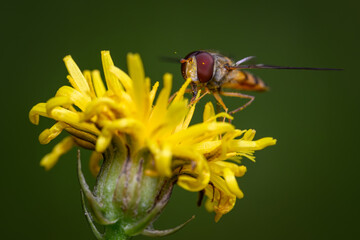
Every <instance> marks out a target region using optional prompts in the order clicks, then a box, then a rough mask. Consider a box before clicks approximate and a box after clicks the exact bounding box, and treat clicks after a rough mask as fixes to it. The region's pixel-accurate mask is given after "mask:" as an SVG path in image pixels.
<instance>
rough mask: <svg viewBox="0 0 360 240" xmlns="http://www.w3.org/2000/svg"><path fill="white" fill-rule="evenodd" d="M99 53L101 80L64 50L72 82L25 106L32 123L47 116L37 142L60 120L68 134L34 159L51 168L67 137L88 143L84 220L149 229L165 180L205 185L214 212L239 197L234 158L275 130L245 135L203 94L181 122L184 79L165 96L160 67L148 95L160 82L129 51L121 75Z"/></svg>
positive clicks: (49, 136)
mask: <svg viewBox="0 0 360 240" xmlns="http://www.w3.org/2000/svg"><path fill="white" fill-rule="evenodd" d="M101 59H102V65H103V71H104V76H105V82H106V87H105V85H104V83H103V81H102V79H101V76H100V72H99V71H97V70H95V71H87V70H85V71H83V72H81V70H80V69H79V68H78V66H77V65H76V63H75V62H74V61H73V59H72V58H71V57H70V56H66V57H65V58H64V62H65V65H66V67H67V69H68V72H69V75H68V77H67V78H68V80H69V82H70V84H71V86H72V87H69V86H63V87H61V88H60V89H59V90H58V91H57V93H56V94H55V97H53V98H51V99H49V100H48V101H47V102H44V103H39V104H37V105H35V106H34V107H33V108H32V109H31V111H30V113H29V118H30V121H31V122H32V123H34V124H38V122H39V116H44V117H48V118H52V119H54V120H56V123H55V124H54V125H53V126H52V127H51V128H49V129H45V130H44V131H43V132H42V133H41V134H40V136H39V141H40V143H42V144H47V143H49V142H50V141H51V140H53V139H54V138H55V137H57V136H58V135H59V134H60V133H61V132H62V131H63V130H65V131H67V132H68V133H69V134H70V135H69V136H68V137H66V138H64V139H63V140H62V141H61V142H60V143H58V144H57V145H56V146H55V147H54V149H53V150H52V152H51V153H49V154H48V155H46V156H45V157H44V158H43V159H42V160H41V163H40V164H41V165H42V166H44V167H45V168H46V169H50V168H52V167H53V166H54V165H55V164H56V162H57V161H58V159H59V157H60V156H61V155H62V154H64V153H66V152H67V151H69V150H70V149H71V148H72V147H74V146H80V147H83V148H86V149H90V150H92V151H93V154H92V156H91V159H90V168H91V171H92V173H93V174H94V175H98V181H97V187H96V188H95V190H94V192H93V193H91V192H90V191H89V190H88V187H87V185H86V183H85V182H84V179H83V176H82V174H81V171H80V174H79V177H80V183H81V185H82V189H83V191H84V194H85V196H86V198H87V199H88V201H89V205H90V208H91V213H92V216H93V217H92V218H91V219H90V220H93V219H94V220H95V221H97V222H98V223H101V224H104V225H111V226H113V225H114V224H115V223H117V222H121V224H120V225H121V229H122V230H123V231H124V232H125V234H126V235H136V234H138V233H144V234H148V235H151V234H152V233H151V229H148V228H147V226H148V225H149V223H151V222H152V221H153V219H154V218H155V217H156V216H157V214H158V213H159V212H160V211H161V209H162V208H163V207H164V206H165V205H166V202H167V200H168V198H169V196H170V194H171V189H172V185H173V184H174V183H176V184H178V185H179V186H181V187H182V188H184V189H186V190H189V191H193V192H202V193H205V195H206V196H207V197H208V199H207V202H206V204H205V206H206V208H207V209H208V210H210V211H214V212H215V213H216V217H215V220H216V221H218V220H219V219H220V217H221V216H222V215H223V214H225V213H227V212H229V211H230V210H231V209H232V208H233V206H234V204H235V201H236V198H242V197H243V193H242V191H241V190H240V188H239V186H238V183H237V180H236V177H241V176H243V175H244V174H245V172H246V167H245V166H243V165H241V162H240V159H241V158H242V157H246V158H249V159H251V160H254V156H253V153H254V151H255V150H260V149H263V148H264V147H267V146H270V145H273V144H275V143H276V140H274V139H273V138H262V139H260V140H257V141H253V138H254V135H255V131H254V130H238V129H235V127H234V126H233V125H231V124H230V123H227V122H218V121H216V119H217V118H218V117H226V118H232V117H231V116H229V115H228V114H226V113H219V114H217V115H216V114H215V111H214V108H213V106H212V104H211V103H208V104H206V106H205V109H204V114H203V116H204V117H203V122H202V123H198V124H194V125H191V126H190V122H191V119H192V117H193V114H194V111H195V105H196V104H195V103H190V104H189V103H188V100H187V99H186V98H184V93H185V89H186V88H187V86H188V85H189V83H190V81H191V79H188V80H187V81H186V82H185V83H184V85H183V86H182V87H181V88H180V89H179V90H178V91H177V93H176V96H175V97H174V98H173V99H172V100H171V101H169V98H170V94H171V85H172V75H171V74H168V73H167V74H165V75H164V79H163V81H164V84H163V88H162V89H161V91H160V93H159V95H158V96H157V98H156V100H155V97H156V92H157V90H158V87H159V83H158V82H156V83H155V84H154V85H152V86H151V84H150V79H149V78H147V77H145V73H144V69H143V65H142V62H141V59H140V56H139V55H138V54H128V56H127V60H128V71H129V75H128V74H126V73H125V72H124V71H122V70H121V69H119V68H117V67H116V66H115V65H114V63H113V61H112V59H111V57H110V53H109V52H108V51H102V52H101ZM101 159H103V163H102V165H101V166H100V165H99V163H100V160H101ZM116 159H118V160H116ZM119 159H120V160H119ZM100 169H101V170H100ZM112 176H115V177H113V179H114V180H113V181H110V180H109V179H112ZM142 186H144V187H142ZM145 186H146V187H145ZM149 188H152V189H153V191H151V190H148V189H149ZM144 189H147V190H146V191H145V192H147V193H146V194H143V193H142V191H144ZM120 195H121V196H120ZM159 199H160V200H159ZM109 209H110V210H111V211H110V210H109ZM119 209H120V210H119ZM154 209H158V211H154ZM129 219H130V220H129ZM96 234H98V233H96Z"/></svg>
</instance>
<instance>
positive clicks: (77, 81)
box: [64, 55, 90, 95]
mask: <svg viewBox="0 0 360 240" xmlns="http://www.w3.org/2000/svg"><path fill="white" fill-rule="evenodd" d="M64 62H65V65H66V68H67V70H68V72H69V74H70V76H71V77H72V79H73V80H74V82H71V84H72V85H73V87H74V88H75V89H79V90H80V91H81V92H82V93H84V94H87V95H89V94H90V88H89V85H88V83H87V81H86V79H85V77H84V75H83V74H82V73H81V71H80V69H79V67H78V66H77V65H76V63H75V61H74V60H73V59H72V58H71V56H70V55H68V56H66V57H64Z"/></svg>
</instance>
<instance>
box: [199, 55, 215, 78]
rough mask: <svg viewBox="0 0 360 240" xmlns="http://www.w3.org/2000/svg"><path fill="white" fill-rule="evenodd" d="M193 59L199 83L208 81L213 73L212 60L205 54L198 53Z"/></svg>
mask: <svg viewBox="0 0 360 240" xmlns="http://www.w3.org/2000/svg"><path fill="white" fill-rule="evenodd" d="M195 57H196V65H197V76H198V79H199V81H200V82H202V83H206V82H208V81H210V79H211V78H212V76H213V71H214V58H213V57H212V56H211V54H210V53H207V52H199V53H198V54H196V56H195Z"/></svg>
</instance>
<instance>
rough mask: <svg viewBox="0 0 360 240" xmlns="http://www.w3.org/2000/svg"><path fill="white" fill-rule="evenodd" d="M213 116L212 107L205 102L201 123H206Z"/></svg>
mask: <svg viewBox="0 0 360 240" xmlns="http://www.w3.org/2000/svg"><path fill="white" fill-rule="evenodd" d="M214 116H215V110H214V105H213V104H212V103H211V102H207V103H206V104H205V107H204V113H203V122H206V121H208V120H209V119H210V118H212V117H214Z"/></svg>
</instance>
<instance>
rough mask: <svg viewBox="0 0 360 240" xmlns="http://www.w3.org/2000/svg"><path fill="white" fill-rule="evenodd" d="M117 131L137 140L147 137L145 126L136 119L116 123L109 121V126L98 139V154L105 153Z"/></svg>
mask: <svg viewBox="0 0 360 240" xmlns="http://www.w3.org/2000/svg"><path fill="white" fill-rule="evenodd" d="M115 131H119V132H122V133H128V134H131V135H132V136H134V138H135V139H136V140H139V139H142V138H144V137H145V136H144V132H145V129H144V126H143V124H142V123H141V122H140V121H138V120H136V119H130V118H123V119H119V120H115V121H109V122H108V123H107V124H105V125H104V127H103V129H102V131H101V135H100V136H99V137H98V139H97V142H96V151H97V152H104V151H105V150H106V148H107V147H108V146H109V144H110V142H111V139H112V135H113V134H114V132H115Z"/></svg>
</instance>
